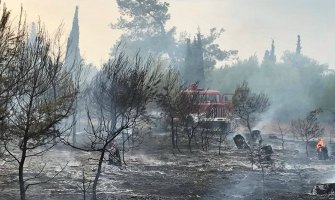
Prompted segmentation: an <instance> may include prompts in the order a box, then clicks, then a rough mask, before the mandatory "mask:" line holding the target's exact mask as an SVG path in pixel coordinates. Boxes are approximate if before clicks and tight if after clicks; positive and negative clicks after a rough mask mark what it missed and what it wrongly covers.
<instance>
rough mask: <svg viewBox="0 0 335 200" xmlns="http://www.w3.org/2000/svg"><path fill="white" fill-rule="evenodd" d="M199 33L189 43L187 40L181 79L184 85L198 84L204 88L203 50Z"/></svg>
mask: <svg viewBox="0 0 335 200" xmlns="http://www.w3.org/2000/svg"><path fill="white" fill-rule="evenodd" d="M202 47H203V46H202V41H201V36H200V33H198V35H197V38H196V39H194V40H193V42H192V43H191V41H190V40H187V51H186V57H185V64H184V70H183V79H184V81H185V82H186V83H188V84H189V83H193V82H198V83H199V86H200V87H204V86H205V71H204V58H203V48H202Z"/></svg>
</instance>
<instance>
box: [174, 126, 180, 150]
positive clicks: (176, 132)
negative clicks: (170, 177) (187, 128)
mask: <svg viewBox="0 0 335 200" xmlns="http://www.w3.org/2000/svg"><path fill="white" fill-rule="evenodd" d="M175 136H176V141H175V142H176V147H177V149H178V151H179V153H181V151H180V149H179V145H178V140H179V138H178V137H179V136H178V125H176V131H175Z"/></svg>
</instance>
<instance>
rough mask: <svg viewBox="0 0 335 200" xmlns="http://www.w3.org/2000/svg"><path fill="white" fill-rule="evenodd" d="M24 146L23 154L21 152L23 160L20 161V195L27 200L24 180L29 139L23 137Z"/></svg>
mask: <svg viewBox="0 0 335 200" xmlns="http://www.w3.org/2000/svg"><path fill="white" fill-rule="evenodd" d="M22 142H23V144H22V145H23V147H22V154H21V160H20V163H19V184H20V197H21V200H25V199H26V189H25V187H24V180H23V175H24V174H23V169H24V162H25V160H26V156H27V141H26V139H25V138H24V139H23V141H22Z"/></svg>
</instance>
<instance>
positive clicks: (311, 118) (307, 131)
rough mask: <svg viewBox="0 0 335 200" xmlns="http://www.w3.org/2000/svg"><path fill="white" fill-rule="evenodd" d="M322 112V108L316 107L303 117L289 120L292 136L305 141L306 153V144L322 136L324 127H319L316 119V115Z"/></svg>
mask: <svg viewBox="0 0 335 200" xmlns="http://www.w3.org/2000/svg"><path fill="white" fill-rule="evenodd" d="M321 112H322V109H320V108H318V109H315V110H312V111H311V112H310V113H309V114H308V115H307V116H306V117H305V118H304V119H297V120H292V121H291V131H292V132H293V134H294V136H295V137H296V138H298V139H300V140H301V141H304V142H305V143H306V145H305V148H306V155H307V157H308V156H309V154H308V144H309V142H310V141H311V140H312V139H314V138H318V137H320V136H322V134H323V132H324V128H323V127H321V125H320V123H319V121H318V115H319V114H320V113H321Z"/></svg>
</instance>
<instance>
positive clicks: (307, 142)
mask: <svg viewBox="0 0 335 200" xmlns="http://www.w3.org/2000/svg"><path fill="white" fill-rule="evenodd" d="M308 144H309V141H308V140H306V156H307V157H309V154H308Z"/></svg>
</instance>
